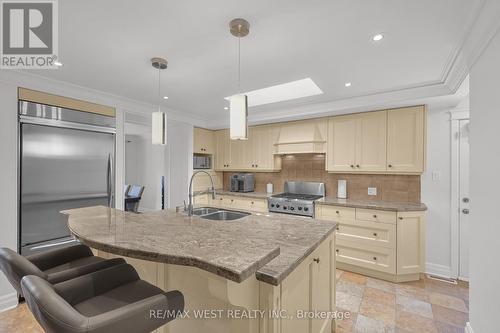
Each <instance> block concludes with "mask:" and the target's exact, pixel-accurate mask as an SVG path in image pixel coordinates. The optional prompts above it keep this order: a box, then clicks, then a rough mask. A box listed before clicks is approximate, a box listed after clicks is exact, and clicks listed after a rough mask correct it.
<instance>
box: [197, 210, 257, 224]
mask: <svg viewBox="0 0 500 333" xmlns="http://www.w3.org/2000/svg"><path fill="white" fill-rule="evenodd" d="M193 215H197V216H199V217H201V218H202V219H207V220H216V221H232V220H238V219H241V218H243V217H245V216H248V215H250V213H245V212H238V211H234V210H227V209H218V208H213V207H199V208H195V209H193Z"/></svg>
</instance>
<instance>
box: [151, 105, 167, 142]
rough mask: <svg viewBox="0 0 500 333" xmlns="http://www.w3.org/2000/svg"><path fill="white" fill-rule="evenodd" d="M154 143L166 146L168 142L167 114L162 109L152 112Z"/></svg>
mask: <svg viewBox="0 0 500 333" xmlns="http://www.w3.org/2000/svg"><path fill="white" fill-rule="evenodd" d="M151 133H152V143H153V144H154V145H161V146H164V145H166V144H167V114H166V113H164V112H161V111H157V112H153V114H152V131H151Z"/></svg>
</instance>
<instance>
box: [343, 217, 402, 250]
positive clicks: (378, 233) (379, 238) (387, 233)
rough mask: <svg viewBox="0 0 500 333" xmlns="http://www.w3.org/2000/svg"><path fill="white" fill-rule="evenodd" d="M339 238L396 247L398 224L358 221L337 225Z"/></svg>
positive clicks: (364, 243)
mask: <svg viewBox="0 0 500 333" xmlns="http://www.w3.org/2000/svg"><path fill="white" fill-rule="evenodd" d="M337 239H338V240H345V241H349V242H353V243H359V244H361V245H368V246H381V247H387V248H392V249H394V248H396V226H395V225H392V224H387V223H376V222H365V221H356V223H348V224H345V223H341V224H339V225H338V226H337Z"/></svg>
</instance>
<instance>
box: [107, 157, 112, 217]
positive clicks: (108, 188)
mask: <svg viewBox="0 0 500 333" xmlns="http://www.w3.org/2000/svg"><path fill="white" fill-rule="evenodd" d="M107 190H108V206H109V207H112V205H113V156H112V155H111V154H109V155H108V172H107Z"/></svg>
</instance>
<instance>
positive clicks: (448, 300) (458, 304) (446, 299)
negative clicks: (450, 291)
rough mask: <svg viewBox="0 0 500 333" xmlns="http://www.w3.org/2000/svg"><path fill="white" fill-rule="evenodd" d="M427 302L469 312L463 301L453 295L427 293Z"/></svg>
mask: <svg viewBox="0 0 500 333" xmlns="http://www.w3.org/2000/svg"><path fill="white" fill-rule="evenodd" d="M429 302H431V303H432V304H436V305H439V306H443V307H445V308H449V309H452V310H456V311H462V312H469V311H468V309H467V306H466V305H465V302H464V301H463V300H462V299H460V298H457V297H455V296H450V295H445V294H440V293H434V292H432V293H429Z"/></svg>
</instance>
